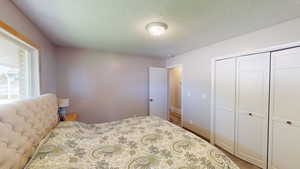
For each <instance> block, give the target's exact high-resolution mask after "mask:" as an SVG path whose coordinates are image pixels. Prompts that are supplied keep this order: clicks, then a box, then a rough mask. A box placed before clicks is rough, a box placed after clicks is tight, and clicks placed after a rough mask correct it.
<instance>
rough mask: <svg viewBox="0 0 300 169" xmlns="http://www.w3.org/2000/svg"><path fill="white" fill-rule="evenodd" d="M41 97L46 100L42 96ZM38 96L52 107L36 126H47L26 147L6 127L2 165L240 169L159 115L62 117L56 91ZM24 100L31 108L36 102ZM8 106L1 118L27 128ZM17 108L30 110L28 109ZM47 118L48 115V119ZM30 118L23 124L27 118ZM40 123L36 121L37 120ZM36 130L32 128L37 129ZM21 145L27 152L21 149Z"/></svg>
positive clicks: (57, 168) (9, 167)
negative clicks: (102, 119) (95, 120)
mask: <svg viewBox="0 0 300 169" xmlns="http://www.w3.org/2000/svg"><path fill="white" fill-rule="evenodd" d="M39 99H43V101H42V102H39V101H40V100H39ZM34 101H36V102H39V104H37V103H34V105H36V106H33V107H40V106H42V107H43V108H42V110H43V111H46V113H41V114H42V115H41V116H39V117H37V118H39V120H38V121H40V123H41V122H42V123H44V124H42V125H40V128H39V127H35V128H36V129H39V130H40V129H41V128H42V130H41V131H40V132H39V134H37V135H36V137H35V138H32V139H31V141H32V142H30V144H29V145H25V147H26V148H23V147H22V145H20V147H18V146H16V145H15V146H12V145H10V143H9V141H12V142H13V140H5V138H4V136H2V133H1V136H0V138H1V139H0V143H1V144H0V145H2V146H1V149H0V150H1V154H0V168H1V169H19V168H23V167H25V168H26V169H238V167H237V166H236V165H235V164H234V163H233V162H232V161H231V160H230V159H229V158H228V157H227V156H226V155H224V154H223V153H222V152H221V151H219V150H218V149H217V148H215V147H214V146H212V145H210V144H209V143H207V142H206V141H204V140H203V139H201V138H199V137H198V136H196V135H194V134H192V133H190V132H188V131H186V130H184V129H182V128H180V127H177V126H175V125H173V124H171V123H169V122H167V121H165V120H162V119H160V118H159V117H155V116H145V117H136V118H129V119H124V120H120V121H114V122H109V123H100V124H85V123H81V122H60V123H58V122H57V117H56V116H57V115H55V114H54V113H53V112H52V111H53V110H56V109H57V105H54V102H55V96H54V95H46V96H43V97H41V98H38V99H36V100H34ZM34 101H33V102H34ZM47 101H48V103H46V102H47ZM29 102H30V103H32V101H29ZM49 102H51V104H50V103H49ZM18 104H20V103H18ZM21 104H22V106H23V108H26V107H27V109H28V107H31V106H32V105H31V106H27V105H26V103H25V105H24V103H21ZM27 104H28V102H27ZM32 104H33V103H32ZM43 104H46V105H43ZM15 106H16V105H15ZM24 106H25V107H24ZM51 106H54V108H53V107H52V109H53V110H52V111H48V110H47V109H49V108H50V107H51ZM17 107H18V106H17ZM31 108H32V107H31ZM31 108H29V109H31ZM2 110H3V108H2V109H1V108H0V119H1V123H0V124H10V125H7V126H6V127H8V126H10V127H9V130H10V131H14V132H15V133H23V135H24V134H26V133H27V131H26V129H24V130H22V129H17V127H14V126H15V125H14V124H12V120H8V119H9V118H7V117H6V116H7V115H6V116H5V117H6V118H3V117H4V116H3V115H2V117H1V112H3V111H2ZM28 112H30V111H27V113H28ZM34 112H35V113H36V114H39V113H40V112H38V111H37V110H35V111H34ZM47 113H52V114H48V116H46V117H47V118H46V117H45V116H44V115H46V114H47ZM13 114H14V113H13ZM15 114H19V115H18V116H21V115H20V114H22V115H23V116H24V114H26V113H20V112H19V113H15ZM26 116H27V115H26ZM44 118H45V119H48V120H45V121H43V119H44ZM55 118H56V119H55ZM24 119H26V118H25V117H24V118H23V121H22V120H20V121H19V123H18V124H22V123H24V121H26V120H24ZM27 120H28V119H27ZM34 123H35V122H32V124H31V125H32V126H34V125H35V124H34ZM57 123H58V124H57ZM22 125H24V124H22ZM1 128H3V125H2V126H1V125H0V132H2V131H3V130H1ZM16 131H17V132H16ZM34 132H37V130H34ZM34 132H33V131H31V134H34ZM5 134H6V135H7V134H9V133H7V132H6V133H5ZM20 135H22V134H19V136H20ZM27 135H30V134H28V133H27ZM28 139H29V138H28ZM36 139H37V140H38V142H37V141H36ZM21 140H22V139H21ZM30 146H31V148H30ZM17 149H18V151H21V153H17ZM2 150H3V151H2ZM8 150H14V152H13V153H15V154H13V155H15V156H10V155H8V154H7V155H5V154H4V155H3V153H2V152H5V151H6V152H7V153H8V152H9V151H8ZM9 157H10V158H9ZM3 159H5V160H3ZM5 167H7V168H5Z"/></svg>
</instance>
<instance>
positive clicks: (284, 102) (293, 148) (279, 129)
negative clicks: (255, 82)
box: [269, 48, 300, 169]
mask: <svg viewBox="0 0 300 169" xmlns="http://www.w3.org/2000/svg"><path fill="white" fill-rule="evenodd" d="M271 79H272V83H271V84H272V86H271V114H270V143H269V144H270V153H269V157H270V158H269V159H270V161H269V166H270V167H269V169H299V168H300V145H299V144H300V48H294V49H288V50H284V51H278V52H274V53H272V78H271Z"/></svg>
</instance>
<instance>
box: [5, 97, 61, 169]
mask: <svg viewBox="0 0 300 169" xmlns="http://www.w3.org/2000/svg"><path fill="white" fill-rule="evenodd" d="M57 109H58V105H57V98H56V96H55V95H54V94H46V95H43V96H40V97H37V98H33V99H28V100H22V101H19V102H16V103H12V104H7V105H0V169H20V168H23V167H24V165H25V164H26V162H27V161H28V159H29V158H30V157H31V155H32V154H33V153H34V151H35V149H36V147H37V145H38V144H39V142H40V141H41V140H42V138H44V137H45V136H46V135H47V134H48V133H49V131H50V130H51V129H52V128H54V127H55V126H56V125H57V123H58V115H57Z"/></svg>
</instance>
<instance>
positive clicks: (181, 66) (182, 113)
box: [166, 64, 184, 127]
mask: <svg viewBox="0 0 300 169" xmlns="http://www.w3.org/2000/svg"><path fill="white" fill-rule="evenodd" d="M176 67H179V68H181V110H180V113H181V127H183V119H184V111H183V89H184V87H183V86H184V83H183V82H184V75H183V74H184V69H183V65H182V64H174V65H169V66H166V68H167V70H169V69H172V68H176ZM169 107H170V94H169V71H168V108H169ZM168 119H169V110H168Z"/></svg>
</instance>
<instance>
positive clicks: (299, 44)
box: [210, 41, 300, 145]
mask: <svg viewBox="0 0 300 169" xmlns="http://www.w3.org/2000/svg"><path fill="white" fill-rule="evenodd" d="M295 47H300V41H299V42H291V43H286V44H281V45H277V46H271V47H266V48H260V49H253V50H249V51H245V52H239V53H235V54H231V55H224V56H217V57H212V59H211V91H210V92H211V105H210V115H211V116H210V143H211V144H212V145H215V135H214V132H215V124H214V123H215V120H214V119H215V87H216V86H215V77H216V76H215V73H216V71H215V70H216V61H217V60H222V59H229V58H236V57H241V56H247V55H253V54H259V53H266V52H275V51H279V50H284V49H289V48H295ZM271 59H272V58H271ZM270 66H272V65H270ZM271 73H272V72H271ZM270 77H271V79H272V74H270ZM269 104H270V103H269ZM269 111H270V110H269Z"/></svg>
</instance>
